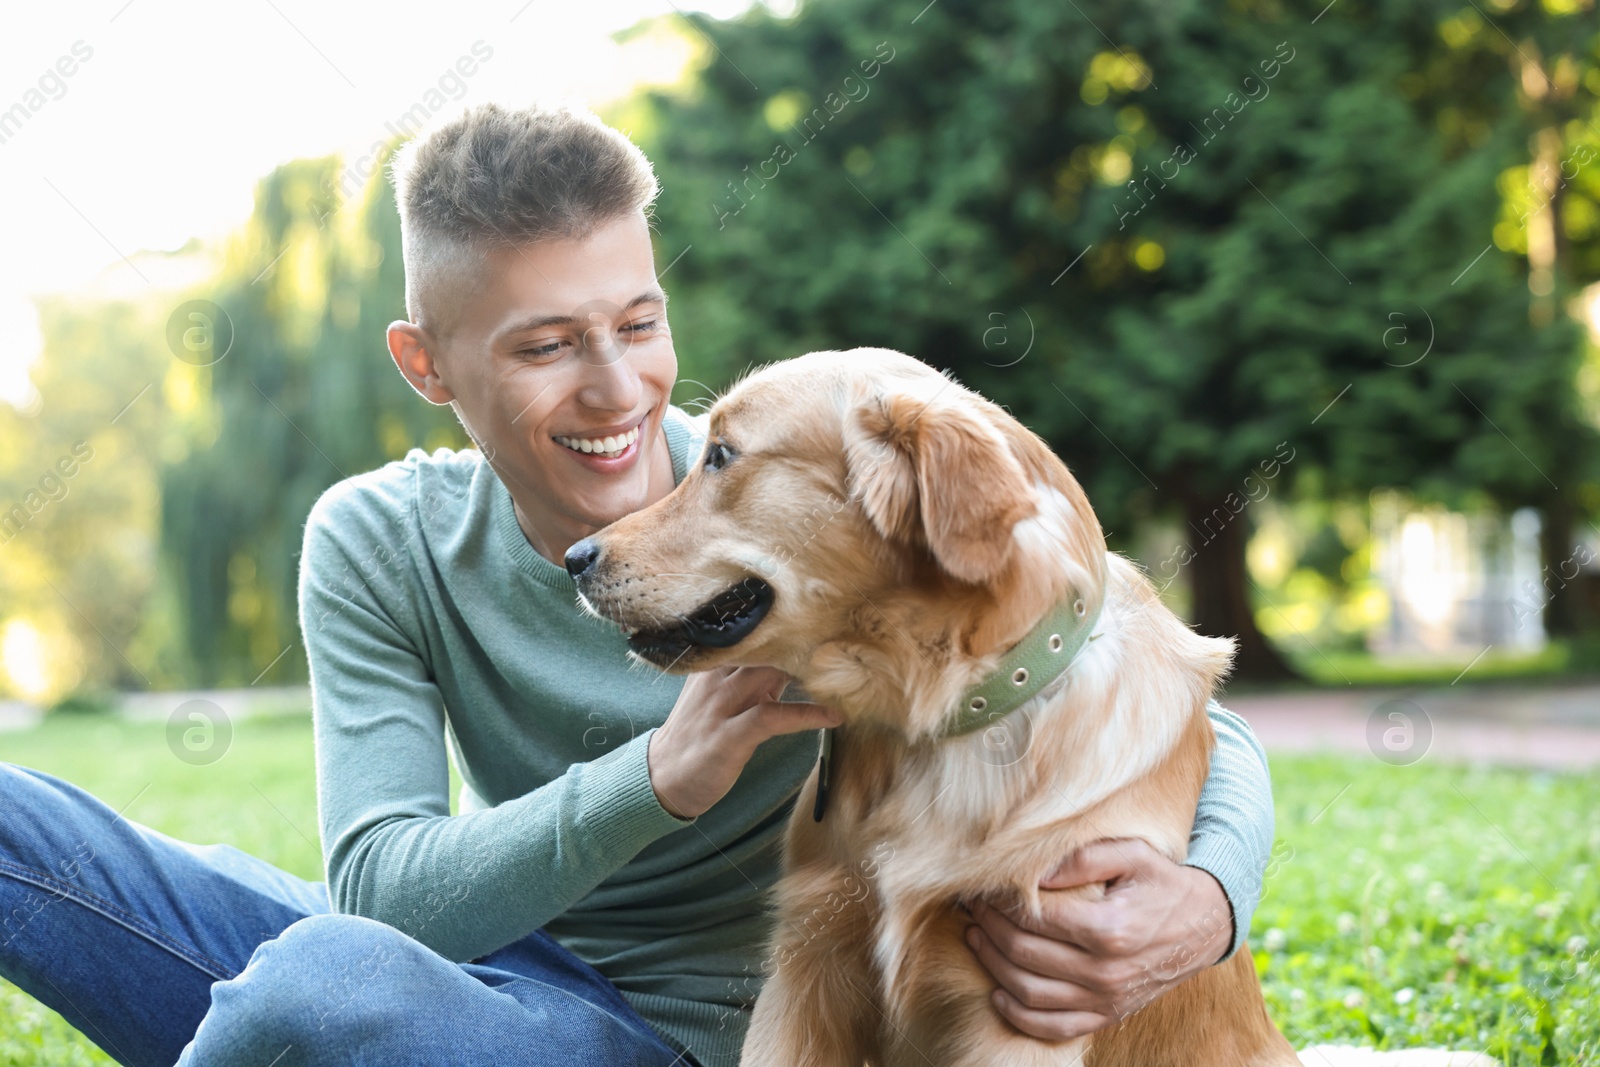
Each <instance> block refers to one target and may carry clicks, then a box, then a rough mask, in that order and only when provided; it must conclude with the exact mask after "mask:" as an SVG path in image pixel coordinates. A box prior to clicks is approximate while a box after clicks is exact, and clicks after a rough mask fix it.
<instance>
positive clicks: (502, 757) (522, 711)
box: [299, 407, 1273, 1067]
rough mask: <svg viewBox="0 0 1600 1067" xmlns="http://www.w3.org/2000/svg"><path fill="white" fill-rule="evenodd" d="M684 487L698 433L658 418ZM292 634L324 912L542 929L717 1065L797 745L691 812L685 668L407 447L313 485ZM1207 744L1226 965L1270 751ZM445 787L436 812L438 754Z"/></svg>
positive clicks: (806, 750) (437, 924)
mask: <svg viewBox="0 0 1600 1067" xmlns="http://www.w3.org/2000/svg"><path fill="white" fill-rule="evenodd" d="M664 425H665V430H666V436H667V444H668V447H669V449H670V451H671V453H672V466H673V476H674V480H675V481H679V482H681V481H682V480H683V477H684V475H685V473H686V472H687V470H688V467H689V464H690V462H692V460H693V458H694V457H695V456H696V455H697V454H698V453H699V451H700V447H701V444H702V442H703V436H702V434H703V429H702V427H701V425H700V424H699V423H697V422H695V421H691V420H690V418H689V417H688V416H687V415H686V414H685V413H684V412H683V411H681V410H680V409H678V408H676V407H669V409H668V413H667V417H666V419H665V420H664ZM299 591H300V624H301V629H302V631H303V633H304V637H305V645H306V652H307V655H308V657H309V660H310V664H311V688H312V704H313V708H314V718H315V736H316V762H317V799H318V806H319V814H320V821H321V828H322V847H323V856H324V860H325V862H326V865H327V880H328V891H329V895H330V896H331V898H332V904H333V907H334V910H336V911H339V912H345V913H352V914H358V915H364V916H368V917H370V918H374V919H379V920H381V921H383V922H386V923H389V924H391V925H393V926H395V927H397V928H399V929H401V930H403V931H405V932H406V933H408V934H410V935H411V936H412V937H415V938H416V939H417V940H418V941H420V942H422V943H423V944H426V945H427V946H429V947H430V948H432V949H434V950H435V951H437V952H439V953H440V954H442V955H444V956H446V957H448V958H449V959H451V960H455V961H458V962H467V961H471V960H475V959H478V958H480V957H482V956H485V955H487V954H489V953H490V952H493V951H495V950H496V949H499V948H501V947H503V946H505V945H508V944H510V943H511V942H513V941H516V940H518V939H520V938H522V937H524V936H526V935H527V934H529V933H531V932H533V931H534V930H536V929H539V928H541V927H543V928H544V929H545V931H546V932H547V933H549V934H550V935H551V936H552V937H554V938H555V939H556V940H557V941H558V942H560V943H561V944H562V945H565V946H566V947H567V948H568V949H570V950H571V951H572V952H573V953H575V954H576V955H578V956H579V957H581V958H582V959H584V960H586V961H588V962H589V963H590V964H591V965H593V966H594V967H595V968H596V969H597V970H599V971H600V972H601V973H602V974H604V975H605V976H606V977H607V978H608V979H610V980H611V981H612V982H613V983H615V985H616V986H617V988H618V989H619V990H620V991H621V992H622V994H623V996H624V997H626V998H627V1000H628V1001H629V1003H631V1004H632V1005H633V1007H634V1008H635V1010H637V1011H638V1012H639V1014H640V1015H642V1016H643V1017H644V1018H645V1019H646V1020H647V1021H648V1022H649V1023H650V1024H651V1026H652V1027H654V1028H655V1029H656V1030H657V1031H658V1032H659V1033H660V1034H661V1035H662V1036H663V1037H664V1038H665V1039H666V1041H667V1042H668V1044H670V1045H672V1046H673V1047H674V1048H675V1049H676V1050H677V1051H679V1052H682V1051H685V1050H687V1051H689V1052H690V1053H691V1054H692V1055H693V1056H694V1057H695V1058H696V1059H697V1060H699V1061H700V1063H702V1064H704V1065H705V1067H733V1065H735V1064H737V1063H738V1060H739V1051H740V1048H741V1046H742V1044H743V1041H744V1034H745V1030H746V1027H747V1026H748V1024H749V1019H750V1008H751V1005H752V1004H753V1002H754V998H755V995H756V993H757V992H759V989H760V973H759V961H760V959H761V957H762V955H763V953H764V949H765V943H766V939H767V935H768V933H769V930H770V927H769V925H768V923H767V922H766V920H765V916H764V912H763V907H764V904H765V903H766V897H767V895H768V894H767V891H768V889H769V888H770V887H771V886H772V884H773V883H774V881H775V880H776V879H777V876H778V872H779V863H780V860H781V848H782V840H783V828H784V824H785V822H786V821H787V820H788V817H789V814H790V811H791V810H792V809H793V807H794V801H795V797H796V795H797V793H798V791H799V789H800V786H801V784H802V783H803V782H804V781H805V779H806V776H807V775H808V774H809V773H810V772H811V769H812V766H813V764H814V763H815V762H816V757H817V750H818V742H819V735H818V733H817V732H813V731H807V732H803V733H799V734H790V735H786V736H781V737H774V738H772V739H770V740H768V741H767V742H766V743H764V744H762V745H761V746H760V747H759V748H757V749H756V752H755V755H754V757H753V758H752V759H751V760H750V762H749V764H748V765H747V766H746V767H745V769H744V772H743V773H742V774H741V775H740V777H739V779H738V781H737V782H736V783H735V785H734V787H733V789H732V791H731V792H730V793H729V794H728V795H727V796H726V797H725V798H723V799H722V800H721V801H720V802H719V803H717V804H716V805H714V806H713V807H712V808H711V809H710V810H708V811H706V812H705V813H703V814H702V815H700V816H698V817H697V818H694V819H679V818H677V817H675V816H673V815H672V814H670V813H669V812H667V811H666V810H665V809H664V808H663V807H662V806H661V804H660V802H659V801H658V800H657V799H656V795H655V792H654V790H653V789H652V788H651V786H650V777H649V770H648V766H647V764H646V761H645V754H646V749H647V746H648V745H649V743H650V737H651V735H652V734H653V733H654V732H655V728H656V727H658V726H660V725H661V724H662V723H663V722H665V721H666V718H667V714H668V713H669V712H670V711H671V710H672V706H673V704H674V703H675V702H676V700H677V697H678V693H679V690H680V689H681V687H682V685H683V679H682V678H678V677H673V676H670V675H665V674H658V673H656V672H655V671H652V670H647V669H644V668H641V667H640V666H638V665H630V663H629V662H628V660H627V659H626V657H625V655H624V651H625V648H626V644H625V642H624V639H623V637H622V635H621V634H620V632H618V630H617V629H616V628H615V627H613V626H611V625H609V624H608V623H604V622H601V621H600V620H597V619H594V618H592V617H590V616H588V615H585V614H584V613H583V612H582V611H580V610H579V609H578V607H577V606H576V591H575V588H574V586H573V583H572V579H571V578H570V577H569V576H568V575H567V572H566V571H565V570H564V569H563V568H561V567H558V566H556V565H555V564H553V563H551V562H550V561H549V560H546V559H545V558H543V557H542V556H540V555H539V554H538V553H537V552H535V551H534V550H533V548H532V546H531V545H529V544H528V541H527V538H526V537H525V536H524V535H523V533H522V530H521V528H520V527H519V526H518V524H517V520H516V516H515V514H514V513H513V511H512V505H511V497H510V495H509V494H508V493H507V492H506V489H505V487H504V485H503V484H502V483H501V482H500V480H499V478H498V477H497V476H496V475H495V474H494V472H493V471H492V470H491V469H490V467H489V466H488V465H487V464H486V463H484V462H483V460H482V457H481V455H480V454H479V453H478V452H476V451H474V450H467V451H461V452H453V451H451V450H449V449H439V450H438V451H436V452H434V453H433V454H432V455H431V456H430V455H428V454H427V453H426V452H424V451H423V450H421V449H413V450H412V451H411V452H410V453H408V454H407V455H406V457H405V458H404V459H402V460H397V461H395V462H392V463H389V464H388V465H386V466H384V467H382V468H380V469H378V470H375V471H371V472H369V473H366V474H362V475H358V476H356V477H353V478H349V479H346V480H345V481H343V482H340V483H339V484H337V485H335V486H333V487H331V488H330V489H328V490H327V492H325V493H324V494H323V495H322V496H321V498H320V499H318V501H317V502H316V504H315V506H313V507H312V509H311V514H310V517H309V519H308V520H307V523H306V530H305V543H304V548H303V555H302V558H301V566H300V587H299ZM1210 714H1211V718H1212V721H1213V723H1214V724H1215V725H1216V727H1217V736H1218V746H1217V749H1216V755H1215V756H1214V757H1213V760H1212V768H1211V777H1210V779H1209V780H1208V781H1207V783H1206V787H1205V792H1204V793H1203V795H1202V797H1201V801H1200V810H1199V815H1198V817H1197V820H1196V825H1195V833H1194V836H1193V839H1192V841H1191V845H1190V856H1189V861H1188V862H1190V863H1191V864H1192V865H1194V866H1198V867H1203V868H1204V869H1206V870H1208V871H1210V872H1211V873H1212V874H1214V875H1215V876H1216V877H1217V879H1218V881H1219V882H1220V883H1221V884H1222V886H1223V888H1224V891H1225V892H1226V893H1227V895H1228V898H1229V901H1230V903H1231V905H1232V907H1233V910H1234V915H1235V926H1236V933H1235V938H1234V944H1233V950H1230V954H1231V951H1234V950H1237V948H1238V945H1239V943H1240V941H1241V940H1242V938H1243V936H1244V933H1245V932H1246V931H1247V930H1248V929H1249V921H1250V915H1251V913H1252V911H1253V910H1254V906H1255V902H1256V900H1257V899H1258V898H1259V896H1260V890H1261V880H1262V874H1263V871H1264V869H1265V867H1266V863H1267V858H1268V851H1269V849H1270V848H1271V844H1272V834H1273V816H1272V799H1271V792H1270V783H1269V780H1268V777H1267V767H1266V757H1265V755H1264V754H1263V753H1262V751H1261V749H1260V746H1259V745H1258V744H1257V743H1256V741H1255V738H1254V736H1253V735H1252V734H1251V732H1250V729H1249V727H1248V726H1246V725H1245V724H1244V722H1243V720H1241V719H1239V718H1238V717H1237V716H1235V715H1233V714H1232V713H1230V712H1227V711H1224V710H1223V709H1222V708H1220V707H1218V706H1216V705H1215V704H1213V705H1212V706H1211V708H1210ZM447 759H449V760H453V761H454V762H455V766H456V767H457V769H458V770H459V771H460V774H461V777H462V779H463V787H462V791H461V797H460V805H459V807H460V814H458V815H454V816H452V815H451V814H450V797H449V783H450V778H449V765H448V764H447V763H446V760H447Z"/></svg>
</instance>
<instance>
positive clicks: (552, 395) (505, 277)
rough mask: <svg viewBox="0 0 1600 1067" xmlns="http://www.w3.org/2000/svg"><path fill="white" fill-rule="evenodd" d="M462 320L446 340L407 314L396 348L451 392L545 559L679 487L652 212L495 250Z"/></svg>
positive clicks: (669, 353)
mask: <svg viewBox="0 0 1600 1067" xmlns="http://www.w3.org/2000/svg"><path fill="white" fill-rule="evenodd" d="M451 321H452V325H451V328H450V331H449V335H448V337H446V338H444V339H443V340H442V341H437V340H435V339H434V338H432V337H430V336H429V334H428V333H427V332H426V331H424V330H422V329H421V328H420V327H419V326H417V325H415V324H412V323H409V322H397V323H395V324H393V325H391V326H390V328H389V347H390V351H391V353H392V354H393V355H394V358H395V362H396V364H397V365H398V366H399V367H400V369H401V372H402V373H403V374H405V376H406V378H407V380H408V381H410V382H411V384H412V385H413V387H415V388H416V389H417V391H418V392H420V393H422V395H423V396H425V397H427V398H428V399H429V400H430V401H432V402H433V403H436V404H439V403H450V404H452V406H453V407H454V408H455V410H456V413H457V415H458V416H459V417H460V418H461V420H462V422H463V423H464V424H465V425H466V427H467V429H468V431H469V432H470V433H471V434H472V436H473V437H474V438H475V439H476V441H477V442H478V444H479V445H480V447H482V449H483V451H484V454H485V456H486V457H487V458H488V459H489V460H490V462H491V463H492V465H493V467H494V469H495V471H496V472H497V473H498V474H499V475H500V477H501V479H502V480H503V481H504V482H505V484H506V487H507V489H508V490H509V491H510V493H511V497H512V499H513V500H514V501H515V502H516V505H517V512H518V516H517V517H518V519H519V520H520V522H521V524H522V527H523V530H524V532H525V533H527V534H528V539H529V541H530V542H531V543H532V544H533V546H534V548H535V549H536V550H538V551H539V553H540V554H541V555H543V556H544V557H545V558H546V559H549V560H550V561H551V562H553V563H557V564H559V563H560V561H561V558H562V554H563V553H564V552H565V551H566V549H567V547H568V546H569V545H571V544H572V543H573V542H575V541H577V540H579V539H581V538H583V537H585V536H587V535H588V534H590V533H592V532H594V531H595V530H597V529H599V528H601V527H603V526H606V525H609V524H610V523H612V522H614V521H615V520H617V519H619V518H621V517H622V516H624V515H627V514H629V513H631V512H634V511H637V510H639V509H640V508H643V507H645V506H647V505H649V504H652V503H654V502H655V501H656V500H659V499H660V498H661V497H663V496H665V495H666V494H667V493H668V492H670V491H671V490H672V487H673V477H672V458H671V456H670V454H669V453H668V452H667V447H666V439H665V435H664V434H663V432H662V430H661V422H662V418H663V416H664V414H665V411H666V406H667V403H668V401H669V398H670V396H671V393H672V387H673V384H674V382H675V381H676V380H677V374H678V359H677V355H676V354H675V353H674V352H673V348H672V335H671V333H670V331H669V330H668V328H667V315H666V296H665V294H664V293H663V292H662V290H661V287H660V284H659V283H658V282H657V280H656V272H655V263H654V257H653V254H652V250H651V244H650V230H649V226H648V224H647V223H646V221H645V218H644V215H643V213H642V212H639V213H635V214H633V215H630V216H626V217H624V218H622V219H619V220H616V221H613V222H609V223H604V224H601V225H599V226H596V227H595V228H594V230H593V231H592V232H591V233H590V234H589V235H588V236H587V237H585V238H584V239H582V240H551V241H541V242H537V243H533V244H524V245H520V246H517V247H514V248H505V249H499V250H497V251H495V252H493V253H491V254H490V256H489V257H488V259H487V260H486V262H485V264H484V266H483V268H482V269H481V271H479V272H477V276H476V277H475V278H474V279H473V283H472V284H471V285H470V286H465V287H463V288H462V289H461V290H460V298H459V305H458V307H457V308H456V309H455V312H454V314H453V316H452V320H451ZM607 438H609V439H610V440H609V441H607V440H606V439H607ZM585 448H587V449H588V451H585Z"/></svg>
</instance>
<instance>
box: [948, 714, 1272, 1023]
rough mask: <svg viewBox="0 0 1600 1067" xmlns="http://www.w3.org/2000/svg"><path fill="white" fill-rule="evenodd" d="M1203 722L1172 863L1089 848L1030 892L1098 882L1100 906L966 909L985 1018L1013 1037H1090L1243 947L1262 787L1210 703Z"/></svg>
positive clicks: (1256, 766)
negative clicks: (1000, 1022) (1189, 817)
mask: <svg viewBox="0 0 1600 1067" xmlns="http://www.w3.org/2000/svg"><path fill="white" fill-rule="evenodd" d="M1206 711H1207V714H1208V715H1209V716H1210V719H1211V723H1212V725H1213V727H1214V728H1215V729H1216V734H1217V744H1216V748H1215V749H1214V750H1213V752H1212V757H1211V770H1210V774H1209V775H1208V777H1207V778H1206V783H1205V786H1204V788H1203V789H1202V791H1201V794H1200V801H1199V805H1198V808H1197V810H1196V812H1195V824H1194V829H1193V831H1192V832H1191V834H1190V838H1189V855H1188V857H1187V859H1186V860H1185V862H1184V863H1182V864H1177V863H1173V862H1172V861H1171V860H1169V859H1167V858H1166V857H1165V856H1162V855H1161V854H1160V853H1158V852H1156V851H1155V850H1154V849H1153V848H1151V847H1150V846H1149V845H1147V844H1145V843H1144V842H1142V841H1130V840H1114V841H1100V842H1096V843H1093V844H1090V845H1087V846H1085V847H1084V848H1082V849H1079V850H1078V851H1077V852H1075V853H1073V854H1072V855H1071V856H1068V857H1065V858H1064V859H1063V860H1062V862H1061V864H1060V866H1058V867H1057V868H1056V870H1055V871H1054V872H1052V873H1051V874H1050V875H1048V876H1046V877H1045V879H1044V880H1043V881H1041V882H1040V885H1041V886H1042V887H1044V888H1051V889H1061V888H1066V887H1069V886H1075V885H1083V884H1086V883H1089V882H1106V883H1107V886H1106V894H1105V896H1104V898H1103V899H1100V900H1088V899H1078V898H1072V899H1065V900H1062V899H1056V900H1053V901H1052V903H1051V906H1050V908H1049V909H1047V911H1046V913H1045V915H1044V917H1043V921H1042V922H1040V923H1038V924H1034V923H1032V922H1031V921H1028V920H1027V919H1026V917H1021V918H1022V919H1023V920H1024V921H1023V922H1022V923H1019V922H1017V921H1016V918H1014V917H1012V916H1010V915H1007V914H1006V913H1004V912H1001V911H998V910H996V909H994V908H992V907H989V906H988V905H987V904H985V903H983V902H982V901H978V902H976V903H974V904H973V906H972V909H971V915H972V917H973V919H974V920H975V925H974V926H973V927H971V928H969V930H968V938H969V940H968V944H969V945H971V947H972V949H973V951H974V952H975V953H976V954H977V956H978V958H979V960H981V961H982V963H983V965H984V967H985V968H986V969H987V970H988V971H989V973H990V974H992V975H993V976H994V978H995V981H996V982H998V983H999V984H1000V986H1001V988H1000V989H999V990H997V991H996V995H995V1007H996V1008H997V1009H998V1010H999V1011H1000V1012H1001V1013H1002V1014H1004V1015H1005V1016H1006V1017H1007V1018H1008V1019H1009V1020H1010V1021H1011V1022H1012V1024H1013V1025H1015V1026H1016V1027H1017V1028H1018V1029H1019V1030H1022V1031H1023V1032H1024V1033H1029V1034H1032V1035H1033V1036H1035V1037H1039V1038H1043V1039H1046V1040H1062V1039H1065V1038H1069V1037H1077V1036H1081V1035H1083V1034H1087V1033H1092V1032H1093V1031H1095V1030H1098V1029H1100V1028H1102V1027H1104V1026H1107V1025H1109V1024H1110V1023H1113V1022H1115V1021H1117V1020H1118V1019H1121V1018H1123V1017H1125V1016H1126V1015H1127V1014H1129V1013H1130V1012H1132V1011H1136V1010H1137V1009H1138V1008H1139V1007H1141V1006H1142V1005H1143V1004H1146V1003H1148V1002H1149V1001H1151V1000H1153V999H1155V998H1156V997H1157V996H1159V995H1160V994H1161V993H1163V992H1165V991H1166V990H1167V989H1170V988H1171V987H1172V986H1174V985H1176V984H1177V983H1179V982H1181V981H1183V980H1184V979H1185V978H1187V977H1189V976H1190V975H1192V974H1194V973H1196V972H1197V971H1200V970H1203V969H1205V968H1206V967H1208V966H1211V965H1212V964H1213V963H1215V962H1220V961H1221V960H1225V959H1227V958H1229V957H1231V956H1232V955H1233V954H1234V953H1235V952H1237V951H1238V948H1239V946H1240V945H1241V944H1242V943H1243V941H1244V936H1245V934H1246V933H1248V932H1249V929H1250V918H1251V916H1252V915H1253V914H1254V913H1255V907H1256V904H1257V902H1258V901H1259V900H1260V898H1261V885H1262V879H1263V877H1264V872H1265V870H1266V867H1267V863H1268V860H1269V858H1270V855H1271V850H1272V838H1273V822H1274V820H1273V811H1272V780H1271V777H1270V776H1269V774H1268V771H1267V760H1266V754H1265V753H1264V752H1263V750H1262V748H1261V745H1260V743H1259V742H1257V741H1256V738H1255V734H1254V733H1253V732H1252V731H1251V730H1250V727H1249V725H1248V724H1246V723H1245V721H1244V720H1243V719H1241V718H1239V717H1238V716H1237V715H1235V714H1233V713H1232V712H1230V711H1227V710H1225V709H1224V708H1222V707H1221V706H1220V705H1218V704H1217V703H1216V702H1215V701H1212V702H1211V703H1210V704H1209V705H1208V706H1207V708H1206Z"/></svg>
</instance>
